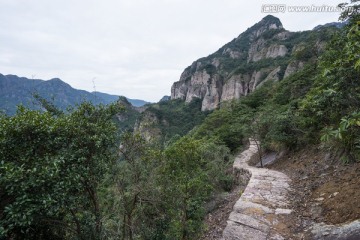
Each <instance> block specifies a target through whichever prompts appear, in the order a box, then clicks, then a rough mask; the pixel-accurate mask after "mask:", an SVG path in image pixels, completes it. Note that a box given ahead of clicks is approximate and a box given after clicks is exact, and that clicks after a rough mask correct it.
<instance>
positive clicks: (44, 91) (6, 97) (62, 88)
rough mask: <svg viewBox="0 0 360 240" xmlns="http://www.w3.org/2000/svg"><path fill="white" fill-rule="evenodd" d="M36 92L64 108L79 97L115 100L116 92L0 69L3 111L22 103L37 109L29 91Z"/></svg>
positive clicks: (136, 103) (140, 103)
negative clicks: (23, 75)
mask: <svg viewBox="0 0 360 240" xmlns="http://www.w3.org/2000/svg"><path fill="white" fill-rule="evenodd" d="M35 93H36V94H38V95H40V96H41V97H43V98H45V99H46V100H48V101H51V102H53V103H54V104H55V106H56V107H58V108H60V109H62V110H65V109H66V108H67V107H68V106H75V105H76V104H79V103H80V102H82V101H90V102H92V103H94V104H100V103H101V104H109V103H111V102H115V101H117V100H118V99H119V97H120V96H117V95H111V94H107V93H101V92H88V91H85V90H80V89H75V88H73V87H71V85H69V84H68V83H66V82H64V81H62V80H61V79H60V78H52V79H50V80H42V79H28V78H26V77H19V76H17V75H13V74H8V75H3V74H1V73H0V109H1V110H2V111H3V112H5V113H6V114H9V115H12V114H15V112H16V108H17V105H19V104H22V105H24V106H27V107H30V108H32V109H41V106H39V104H37V103H36V101H35V99H34V97H33V95H34V94H35ZM127 100H128V101H129V102H130V103H131V104H132V105H133V106H136V107H139V106H143V105H145V104H148V103H149V102H146V101H143V100H139V99H129V98H127Z"/></svg>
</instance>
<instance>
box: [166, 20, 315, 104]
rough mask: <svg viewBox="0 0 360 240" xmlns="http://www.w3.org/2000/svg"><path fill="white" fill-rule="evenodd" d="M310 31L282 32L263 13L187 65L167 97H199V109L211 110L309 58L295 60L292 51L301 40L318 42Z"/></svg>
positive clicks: (286, 73)
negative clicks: (200, 104)
mask: <svg viewBox="0 0 360 240" xmlns="http://www.w3.org/2000/svg"><path fill="white" fill-rule="evenodd" d="M310 33H311V32H310V31H307V32H301V33H292V32H289V31H286V30H285V29H284V28H283V26H282V24H281V22H280V20H279V19H278V18H276V17H273V16H270V15H269V16H266V17H265V18H263V19H262V20H261V21H260V22H259V23H257V24H255V25H254V26H252V27H251V28H249V29H247V30H246V31H245V32H244V33H242V34H240V35H239V36H238V37H237V38H235V39H234V40H233V41H231V42H229V43H228V44H226V45H225V46H223V47H222V48H220V49H219V50H218V51H217V52H215V53H213V54H211V55H209V56H208V57H205V58H201V59H199V60H197V61H195V62H194V63H193V64H192V65H191V66H189V67H187V68H186V69H185V70H184V72H183V73H182V74H181V77H180V80H179V81H178V82H175V83H174V84H173V85H172V87H171V99H182V100H184V101H186V102H190V101H192V100H193V99H194V98H200V99H202V101H203V102H202V110H203V111H205V110H212V109H215V108H217V107H218V106H219V104H220V103H221V102H224V101H228V100H232V99H239V98H241V97H242V96H246V95H247V94H249V93H251V92H252V91H254V90H255V89H256V88H257V87H259V86H261V85H262V84H263V83H264V82H267V81H279V80H282V79H283V78H284V77H288V76H290V75H291V74H293V73H294V72H296V71H298V70H300V69H302V68H303V67H304V65H305V63H306V61H309V59H311V55H310V57H309V58H307V59H306V61H302V60H301V59H297V58H298V56H301V54H295V53H296V52H298V51H299V50H300V51H304V42H307V45H306V46H307V49H308V48H309V44H310V45H311V44H313V46H312V47H315V48H316V47H317V45H316V44H318V43H319V42H321V41H320V40H318V41H315V42H311V41H308V39H307V38H308V37H309V35H310ZM317 33H318V36H317V37H319V36H320V35H321V33H320V32H317ZM319 39H320V37H319ZM320 45H321V44H320ZM310 47H311V46H310ZM307 57H308V56H307Z"/></svg>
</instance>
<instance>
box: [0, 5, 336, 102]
mask: <svg viewBox="0 0 360 240" xmlns="http://www.w3.org/2000/svg"><path fill="white" fill-rule="evenodd" d="M339 2H342V1H341V0H336V1H333V0H312V1H309V0H301V1H299V0H296V1H295V0H266V1H263V0H256V1H242V0H61V1H60V0H31V1H30V0H0V73H2V74H14V75H18V76H20V77H27V78H35V79H43V80H48V79H51V78H61V79H62V80H63V81H65V82H67V83H69V84H70V85H71V86H72V87H74V88H77V89H83V90H87V91H94V90H96V91H99V92H105V93H109V94H115V95H124V96H126V97H128V98H137V99H143V100H147V101H150V102H157V101H159V100H160V99H161V98H162V97H163V96H164V95H170V89H171V85H172V83H173V82H175V81H178V80H179V78H180V75H181V73H182V71H183V70H184V69H185V68H186V67H187V66H189V65H191V63H192V62H194V61H195V60H197V59H199V58H201V57H206V56H208V55H210V54H211V53H213V52H215V51H216V50H218V49H219V48H220V47H222V46H223V45H224V44H226V43H227V42H229V41H231V40H232V39H234V38H235V37H237V36H238V35H239V34H240V33H242V32H243V31H245V30H246V29H247V28H249V27H251V26H252V25H254V24H255V23H257V22H259V21H260V20H261V19H262V18H263V17H265V16H266V15H268V14H269V13H268V12H266V11H268V9H269V8H268V6H269V4H270V5H271V4H286V10H285V11H284V12H279V13H272V15H274V16H276V17H278V18H280V20H281V22H282V24H283V26H284V28H285V29H287V30H290V31H304V30H310V29H312V28H314V27H315V26H317V25H319V24H325V23H328V22H335V21H338V17H339V14H340V13H339V12H290V11H289V10H288V8H289V7H291V6H304V7H306V6H312V5H314V6H322V5H326V6H337V4H338V3H339ZM265 4H267V5H265ZM262 9H263V10H265V12H264V11H262Z"/></svg>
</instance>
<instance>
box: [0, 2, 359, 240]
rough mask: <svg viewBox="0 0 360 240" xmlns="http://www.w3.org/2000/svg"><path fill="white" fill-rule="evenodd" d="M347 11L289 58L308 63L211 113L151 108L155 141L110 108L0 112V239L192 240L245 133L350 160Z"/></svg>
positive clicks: (351, 69)
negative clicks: (322, 44) (320, 46)
mask: <svg viewBox="0 0 360 240" xmlns="http://www.w3.org/2000/svg"><path fill="white" fill-rule="evenodd" d="M356 9H357V11H354V12H345V13H343V14H342V16H341V20H343V21H348V24H347V25H346V26H345V27H343V28H342V29H340V30H337V31H332V32H331V38H330V40H329V41H328V44H327V46H326V50H325V51H324V52H323V53H321V55H320V56H318V55H317V54H315V53H314V52H313V51H310V50H311V48H307V49H306V51H303V52H301V53H299V54H298V56H297V57H298V58H305V59H307V60H308V61H307V65H306V66H305V67H304V69H302V70H300V71H298V72H296V73H294V74H292V75H290V76H289V77H286V78H284V79H283V80H281V81H278V82H273V81H270V82H266V83H265V84H263V85H262V86H261V87H259V88H257V89H256V90H255V91H254V92H252V93H251V94H249V95H248V96H246V97H242V98H240V99H239V100H232V101H229V102H226V103H224V104H222V105H221V107H220V108H219V109H216V110H214V111H212V112H201V103H200V101H199V100H196V99H195V100H194V101H193V102H191V103H189V104H186V103H184V102H183V101H180V100H170V101H168V102H162V103H158V104H154V105H152V106H150V107H149V109H148V111H150V112H151V113H152V114H154V115H155V116H156V117H157V119H159V121H158V123H157V126H156V127H157V128H159V129H160V131H159V134H160V135H159V136H160V137H159V138H156V141H150V142H149V141H146V140H145V139H144V138H143V137H142V135H141V134H140V133H136V132H133V131H132V129H131V127H129V126H130V125H131V124H133V123H134V122H135V120H134V119H131V121H132V122H131V124H130V123H129V122H126V126H125V127H124V126H122V125H121V123H119V121H118V119H117V118H116V115H118V114H121V113H124V112H125V111H127V110H126V108H124V107H123V106H122V104H120V103H114V104H110V105H93V104H91V103H89V102H84V103H82V104H80V105H78V106H77V107H75V108H73V109H70V110H69V111H67V112H63V111H61V110H59V109H57V108H56V107H54V106H53V105H52V104H51V103H49V102H47V101H45V100H43V101H42V102H41V104H42V105H43V107H44V108H45V109H46V111H40V110H30V109H27V108H25V107H22V106H19V107H18V110H17V113H16V114H15V115H14V116H7V115H5V114H2V115H0V152H1V155H0V239H13V240H17V239H39V240H41V239H55V240H56V239H59V240H60V239H93V240H95V239H130V240H133V239H134V240H135V239H149V240H156V239H158V240H160V239H161V240H166V239H169V240H171V239H181V240H190V239H198V238H199V236H201V234H202V231H203V230H204V229H206V226H205V225H204V223H203V219H204V216H205V214H206V213H207V211H208V209H207V208H206V203H207V202H209V201H210V200H211V199H213V198H214V196H216V195H217V194H219V193H221V192H226V191H230V190H231V189H232V188H233V185H234V184H235V182H234V178H233V176H232V174H231V171H230V172H229V169H231V165H232V160H233V157H234V154H236V153H238V152H239V151H240V150H241V149H242V148H244V147H245V146H246V144H247V139H249V138H255V139H258V140H259V141H260V142H261V147H262V149H264V151H267V150H272V151H281V150H283V149H288V150H291V151H297V150H300V149H304V148H306V147H307V146H309V145H315V144H320V143H322V145H323V146H324V147H326V148H328V149H329V151H333V152H335V153H336V154H338V155H339V156H340V157H341V159H342V160H343V162H345V163H350V164H351V163H353V162H356V161H359V159H360V110H359V106H360V55H359V54H360V17H359V15H358V10H359V8H358V6H357V8H356ZM308 34H310V35H311V33H308ZM314 34H316V33H314ZM310 37H311V36H310ZM309 49H310V50H309ZM301 54H302V55H301ZM269 61H271V60H269ZM258 64H265V65H266V63H262V62H259V63H258ZM253 67H255V68H256V66H253ZM236 71H243V70H242V66H240V67H239V68H238V69H237V70H236ZM38 98H40V100H41V97H38Z"/></svg>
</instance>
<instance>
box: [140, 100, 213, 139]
mask: <svg viewBox="0 0 360 240" xmlns="http://www.w3.org/2000/svg"><path fill="white" fill-rule="evenodd" d="M201 102H202V101H201V99H198V98H197V99H194V100H193V101H191V102H190V103H185V102H184V101H181V100H180V99H175V100H169V101H163V102H159V103H157V104H152V105H150V106H149V107H148V108H147V109H146V111H145V113H144V114H143V117H142V118H140V122H143V123H144V125H146V128H142V129H139V130H140V132H142V133H144V132H145V131H149V132H152V136H153V137H155V138H157V140H158V141H159V142H161V143H166V142H169V141H173V140H174V139H177V138H179V137H181V136H184V135H185V134H187V133H188V132H189V131H190V130H191V129H193V128H194V127H195V126H197V125H199V124H200V123H201V122H202V121H203V120H204V119H205V118H206V116H207V115H208V114H209V112H202V111H201Z"/></svg>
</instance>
